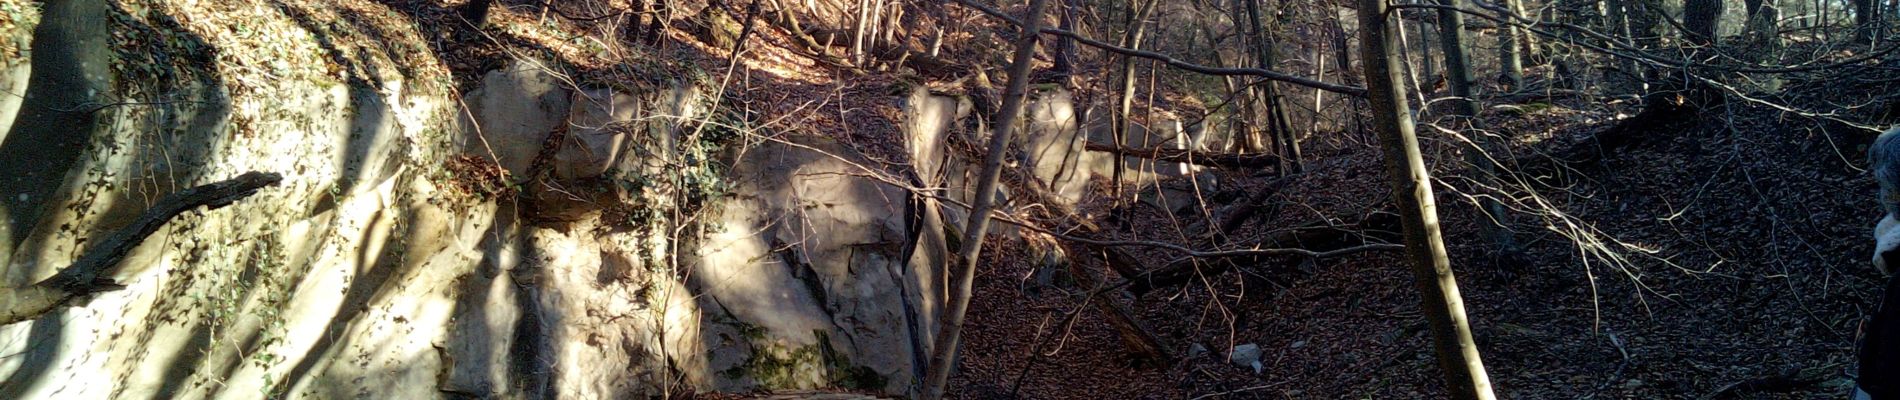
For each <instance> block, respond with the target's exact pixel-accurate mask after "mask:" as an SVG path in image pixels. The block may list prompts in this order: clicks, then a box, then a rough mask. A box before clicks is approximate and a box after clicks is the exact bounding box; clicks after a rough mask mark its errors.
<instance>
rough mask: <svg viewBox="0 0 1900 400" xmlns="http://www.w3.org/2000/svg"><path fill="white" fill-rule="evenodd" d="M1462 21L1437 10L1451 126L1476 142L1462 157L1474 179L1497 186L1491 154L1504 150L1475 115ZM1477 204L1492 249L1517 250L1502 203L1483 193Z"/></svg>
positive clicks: (1458, 0)
mask: <svg viewBox="0 0 1900 400" xmlns="http://www.w3.org/2000/svg"><path fill="white" fill-rule="evenodd" d="M1438 3H1439V4H1441V5H1445V6H1448V7H1454V8H1465V1H1464V0H1438ZM1464 25H1465V15H1464V14H1463V13H1460V12H1457V11H1453V10H1450V9H1442V8H1441V9H1439V10H1438V38H1439V46H1441V47H1443V50H1444V55H1445V80H1446V81H1447V83H1448V84H1449V86H1451V94H1452V97H1453V98H1452V100H1451V103H1452V116H1453V117H1454V119H1455V121H1454V122H1455V123H1454V124H1453V126H1454V127H1457V128H1461V129H1463V130H1464V131H1465V132H1467V133H1468V134H1467V135H1466V136H1469V137H1470V138H1471V141H1472V143H1473V144H1475V145H1476V146H1475V148H1473V149H1471V150H1470V151H1467V152H1465V161H1466V162H1468V163H1470V164H1471V166H1472V168H1475V169H1477V175H1478V176H1477V179H1476V180H1477V181H1478V182H1479V184H1481V185H1483V186H1486V187H1497V179H1496V177H1497V171H1498V165H1497V164H1496V163H1495V162H1494V161H1495V160H1494V159H1492V158H1491V157H1492V156H1493V155H1496V156H1502V154H1503V153H1502V152H1499V151H1496V149H1497V148H1498V146H1497V144H1496V143H1494V141H1493V140H1492V139H1491V135H1490V134H1488V133H1486V132H1485V130H1484V129H1482V128H1483V127H1482V125H1481V124H1482V121H1481V120H1479V119H1478V95H1477V91H1476V90H1473V88H1472V86H1473V82H1472V73H1471V58H1470V57H1469V56H1467V55H1466V54H1465V31H1464V29H1460V28H1459V27H1463V26H1464ZM1479 206H1480V207H1482V208H1484V213H1485V215H1486V216H1488V217H1490V218H1491V223H1482V222H1480V225H1483V226H1484V229H1485V230H1486V231H1488V232H1486V233H1487V234H1488V235H1486V236H1489V237H1490V238H1491V244H1492V246H1493V247H1494V248H1493V250H1496V251H1497V252H1498V253H1499V254H1504V253H1516V252H1517V251H1518V250H1517V241H1516V240H1514V238H1512V237H1511V229H1510V224H1509V222H1508V221H1509V218H1510V215H1509V214H1505V213H1504V205H1503V204H1501V203H1499V202H1498V200H1497V199H1496V198H1494V197H1485V198H1484V200H1482V201H1480V204H1479Z"/></svg>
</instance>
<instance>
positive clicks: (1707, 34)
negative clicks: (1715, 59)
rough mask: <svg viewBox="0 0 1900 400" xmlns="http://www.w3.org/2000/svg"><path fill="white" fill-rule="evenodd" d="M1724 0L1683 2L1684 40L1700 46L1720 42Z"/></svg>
mask: <svg viewBox="0 0 1900 400" xmlns="http://www.w3.org/2000/svg"><path fill="white" fill-rule="evenodd" d="M1722 1H1723V0H1684V1H1683V2H1682V27H1683V28H1684V29H1685V30H1686V31H1685V32H1683V33H1682V36H1683V39H1687V40H1688V41H1689V43H1692V44H1695V45H1700V46H1711V45H1714V44H1715V43H1716V42H1718V41H1720V40H1721V38H1720V37H1717V36H1718V35H1719V34H1721V29H1720V26H1719V25H1720V24H1721V22H1722V7H1723V5H1722Z"/></svg>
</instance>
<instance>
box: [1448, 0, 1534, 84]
mask: <svg viewBox="0 0 1900 400" xmlns="http://www.w3.org/2000/svg"><path fill="white" fill-rule="evenodd" d="M1520 8H1524V7H1523V6H1522V5H1520V3H1519V2H1518V0H1504V11H1500V12H1499V14H1500V15H1499V16H1500V17H1503V18H1504V20H1506V21H1512V20H1513V19H1512V16H1511V15H1510V14H1514V13H1516V12H1517V10H1518V9H1520ZM1461 18H1462V17H1461ZM1523 34H1524V32H1523V31H1520V30H1518V28H1517V25H1505V26H1503V27H1500V28H1499V29H1498V74H1499V75H1501V76H1500V79H1502V80H1503V82H1504V89H1505V90H1506V91H1512V90H1517V89H1518V88H1522V87H1524V56H1523V52H1522V51H1521V50H1522V48H1521V47H1519V46H1518V42H1520V41H1519V40H1518V38H1520V37H1523Z"/></svg>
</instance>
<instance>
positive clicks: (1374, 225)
mask: <svg viewBox="0 0 1900 400" xmlns="http://www.w3.org/2000/svg"><path fill="white" fill-rule="evenodd" d="M1398 230H1399V221H1398V215H1396V214H1392V213H1385V212H1379V213H1373V214H1372V215H1369V216H1366V217H1365V218H1362V219H1359V220H1358V221H1355V222H1353V223H1351V224H1348V225H1343V226H1335V225H1325V224H1317V223H1316V224H1311V225H1307V226H1304V227H1300V228H1294V229H1289V230H1285V231H1280V232H1279V233H1276V234H1273V235H1272V236H1270V237H1268V238H1266V239H1264V240H1261V241H1260V242H1258V243H1255V244H1254V245H1250V246H1242V247H1243V248H1249V247H1261V248H1286V247H1294V248H1302V249H1307V250H1311V251H1314V252H1321V253H1327V252H1334V251H1337V250H1347V249H1352V248H1355V247H1359V248H1361V249H1364V250H1371V249H1374V248H1372V247H1362V246H1361V245H1363V244H1366V243H1371V242H1387V243H1390V242H1394V241H1396V239H1397V238H1396V237H1394V236H1396V234H1397V232H1398ZM1334 255H1342V254H1334ZM1279 257H1285V255H1273V254H1249V255H1236V256H1230V257H1194V258H1186V259H1182V260H1180V261H1176V262H1173V263H1169V264H1168V265H1167V266H1163V267H1161V268H1158V269H1154V270H1151V271H1148V272H1145V273H1142V274H1140V275H1137V276H1134V277H1131V278H1129V281H1130V282H1129V285H1128V291H1129V292H1130V293H1133V294H1134V295H1135V296H1141V295H1144V294H1147V293H1148V292H1151V291H1154V290H1155V289H1159V288H1164V287H1172V286H1177V285H1181V284H1186V283H1188V282H1191V281H1193V280H1194V278H1195V277H1196V276H1215V275H1220V274H1223V273H1226V272H1227V271H1230V270H1234V269H1236V268H1240V267H1243V266H1248V265H1258V264H1262V263H1267V262H1271V261H1274V260H1273V259H1275V258H1279Z"/></svg>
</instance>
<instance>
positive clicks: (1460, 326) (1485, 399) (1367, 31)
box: [1358, 0, 1496, 400]
mask: <svg viewBox="0 0 1900 400" xmlns="http://www.w3.org/2000/svg"><path fill="white" fill-rule="evenodd" d="M1386 10H1387V8H1386V2H1385V1H1384V0H1359V10H1358V11H1359V12H1358V14H1359V42H1360V44H1361V46H1362V47H1361V52H1360V53H1361V54H1362V58H1363V59H1364V64H1365V71H1366V74H1365V75H1366V98H1367V102H1368V103H1370V104H1371V107H1372V119H1373V123H1374V124H1376V127H1377V128H1378V132H1379V141H1380V142H1381V143H1382V145H1383V147H1385V164H1386V169H1387V171H1388V172H1389V173H1390V174H1391V179H1392V200H1393V202H1394V203H1395V205H1397V206H1398V211H1399V216H1400V220H1401V222H1402V224H1403V226H1404V231H1405V251H1406V254H1407V256H1408V258H1410V259H1411V262H1412V270H1413V275H1415V276H1416V279H1417V283H1418V289H1419V292H1420V293H1419V294H1420V295H1421V300H1422V303H1423V304H1422V306H1423V307H1422V308H1423V310H1422V311H1423V314H1424V315H1425V318H1426V319H1427V320H1428V321H1429V322H1430V325H1431V331H1432V339H1433V340H1432V343H1433V345H1434V346H1433V347H1435V348H1436V350H1437V353H1438V364H1439V367H1440V368H1441V369H1443V370H1444V371H1443V372H1444V373H1445V387H1446V389H1447V390H1448V391H1449V392H1450V398H1453V399H1482V400H1490V399H1494V398H1496V395H1494V394H1492V391H1491V381H1490V378H1489V377H1488V376H1486V375H1485V372H1484V363H1483V362H1482V361H1480V359H1479V356H1478V346H1477V343H1476V342H1475V341H1474V340H1472V338H1471V326H1470V325H1469V324H1468V323H1467V322H1466V319H1465V307H1464V302H1463V300H1462V299H1461V298H1460V295H1459V294H1458V283H1457V280H1456V279H1455V278H1454V276H1453V275H1452V271H1451V261H1450V260H1449V259H1447V258H1446V256H1445V241H1444V238H1443V237H1442V236H1440V234H1439V223H1438V211H1437V206H1436V205H1435V204H1433V203H1434V202H1433V200H1432V186H1431V182H1432V181H1431V177H1430V176H1429V175H1428V173H1427V170H1426V169H1425V158H1424V156H1423V155H1422V154H1420V152H1419V148H1418V137H1417V134H1416V132H1414V130H1413V128H1414V127H1413V123H1412V118H1411V116H1410V114H1408V113H1407V111H1406V110H1407V109H1408V108H1409V106H1408V105H1407V104H1406V99H1405V87H1404V86H1402V85H1400V83H1399V82H1400V78H1401V76H1400V75H1399V73H1400V71H1399V68H1398V67H1399V65H1398V61H1399V60H1402V58H1401V57H1402V56H1403V54H1402V53H1400V52H1399V49H1398V46H1396V43H1394V42H1393V40H1394V36H1395V35H1394V32H1392V26H1393V24H1391V23H1389V22H1388V21H1387V18H1386V15H1387V13H1386Z"/></svg>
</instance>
